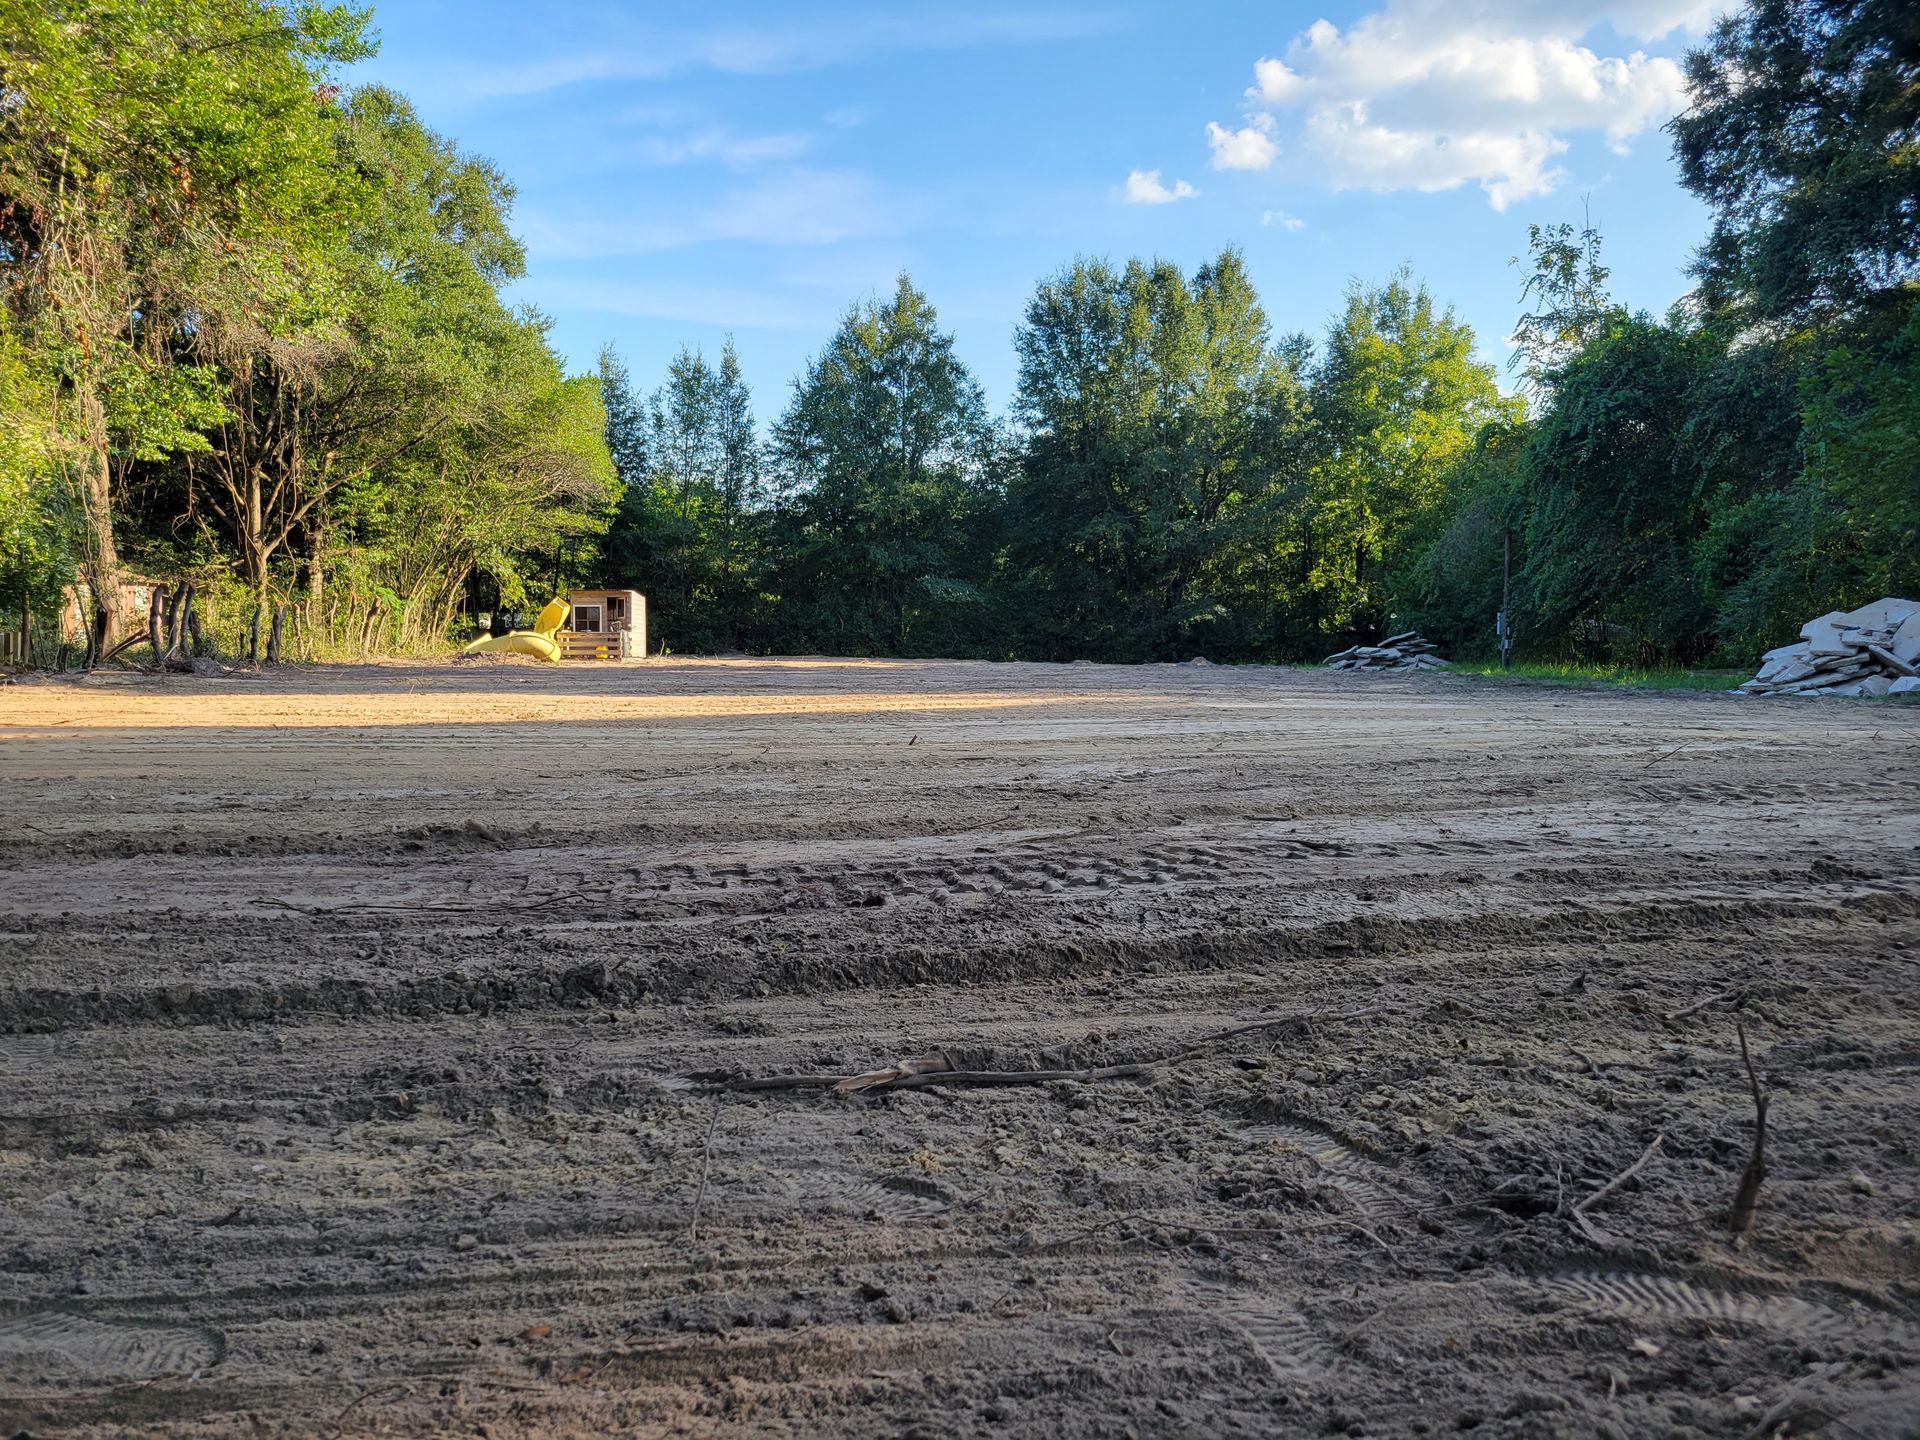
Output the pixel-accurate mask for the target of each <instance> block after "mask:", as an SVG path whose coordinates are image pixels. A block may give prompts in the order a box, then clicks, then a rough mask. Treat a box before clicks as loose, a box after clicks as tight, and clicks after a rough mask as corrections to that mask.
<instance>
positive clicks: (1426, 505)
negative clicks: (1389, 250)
mask: <svg viewBox="0 0 1920 1440" xmlns="http://www.w3.org/2000/svg"><path fill="white" fill-rule="evenodd" d="M1473 346H1474V336H1473V331H1472V330H1471V329H1470V328H1469V327H1468V326H1467V325H1466V324H1464V323H1463V322H1461V321H1459V320H1457V319H1455V318H1454V314H1453V312H1452V311H1451V310H1450V309H1449V310H1443V309H1439V308H1437V307H1436V306H1435V304H1434V301H1433V297H1432V295H1431V294H1430V293H1429V292H1428V290H1427V288H1426V287H1425V286H1424V285H1419V286H1416V285H1415V284H1413V283H1412V281H1411V280H1410V279H1409V278H1408V276H1407V275H1406V274H1405V273H1404V272H1403V273H1401V274H1399V275H1396V276H1395V277H1394V278H1393V279H1392V280H1390V281H1388V282H1387V283H1386V284H1385V285H1382V286H1378V287H1374V288H1366V287H1362V286H1355V287H1354V289H1353V290H1352V291H1351V292H1350V293H1349V295H1348V297H1347V304H1346V308H1345V310H1344V311H1343V312H1342V313H1341V315H1340V316H1339V317H1338V318H1337V319H1336V320H1335V321H1334V322H1333V324H1332V325H1331V326H1330V327H1329V329H1328V331H1327V339H1326V344H1325V347H1324V349H1323V351H1322V353H1321V355H1320V357H1319V360H1318V363H1317V364H1316V365H1315V367H1314V370H1313V375H1312V382H1311V392H1310V393H1311V396H1312V403H1313V415H1314V422H1315V427H1316V431H1315V450H1316V454H1315V459H1314V464H1313V474H1312V482H1311V495H1310V497H1309V499H1308V503H1307V507H1306V509H1305V511H1304V516H1303V523H1304V531H1305V534H1304V539H1303V543H1302V545H1301V547H1300V555H1301V571H1302V574H1301V581H1302V588H1303V589H1304V590H1305V592H1306V597H1307V605H1308V609H1309V614H1310V620H1311V624H1312V628H1313V629H1314V630H1315V631H1318V632H1323V633H1329V634H1355V633H1365V632H1368V631H1372V630H1377V629H1379V628H1380V627H1382V626H1383V625H1385V624H1386V623H1387V622H1388V620H1389V614H1388V611H1389V608H1390V601H1391V599H1392V591H1393V586H1392V585H1391V583H1390V577H1391V576H1393V575H1394V574H1395V573H1396V572H1398V571H1399V570H1400V569H1401V568H1402V566H1403V563H1404V559H1405V556H1404V554H1403V551H1406V550H1409V549H1410V548H1411V547H1413V546H1415V545H1416V544H1417V541H1418V537H1419V536H1420V534H1421V532H1422V530H1423V529H1424V528H1425V526H1426V523H1427V521H1428V519H1429V517H1430V516H1431V515H1432V513H1433V512H1434V511H1435V510H1437V509H1440V508H1441V507H1443V506H1444V504H1445V502H1446V499H1447V485H1448V479H1449V476H1450V475H1451V474H1452V472H1453V470H1454V468H1455V467H1456V466H1457V465H1458V464H1459V463H1460V462H1461V461H1462V460H1463V459H1464V458H1465V457H1466V456H1467V455H1468V453H1469V452H1470V450H1471V448H1472V446H1473V443H1474V439H1475V437H1476V436H1477V435H1478V434H1479V433H1480V430H1481V428H1482V427H1483V426H1486V425H1489V424H1493V423H1495V422H1502V421H1511V420H1513V419H1516V418H1518V416H1519V415H1520V413H1521V405H1520V402H1519V401H1518V400H1516V399H1513V398H1511V397H1506V396H1502V395H1501V393H1500V389H1499V386H1498V385H1497V384H1496V383H1495V379H1494V372H1493V367H1492V366H1490V365H1486V364H1483V363H1482V362H1480V361H1478V360H1476V359H1474V357H1473Z"/></svg>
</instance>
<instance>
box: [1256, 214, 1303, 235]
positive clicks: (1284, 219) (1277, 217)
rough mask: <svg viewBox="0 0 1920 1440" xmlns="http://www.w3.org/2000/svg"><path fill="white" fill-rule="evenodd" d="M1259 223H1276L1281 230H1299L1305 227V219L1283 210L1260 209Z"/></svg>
mask: <svg viewBox="0 0 1920 1440" xmlns="http://www.w3.org/2000/svg"><path fill="white" fill-rule="evenodd" d="M1260 223H1261V224H1262V225H1269V226H1271V225H1278V226H1279V227H1280V228H1281V229H1282V230H1294V231H1299V230H1304V229H1306V228H1307V222H1306V221H1304V220H1302V219H1301V218H1300V217H1299V216H1298V215H1289V214H1288V213H1287V212H1286V211H1284V210H1262V211H1261V212H1260Z"/></svg>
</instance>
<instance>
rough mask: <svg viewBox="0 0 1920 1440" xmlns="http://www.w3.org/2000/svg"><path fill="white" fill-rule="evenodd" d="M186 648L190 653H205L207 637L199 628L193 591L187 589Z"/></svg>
mask: <svg viewBox="0 0 1920 1440" xmlns="http://www.w3.org/2000/svg"><path fill="white" fill-rule="evenodd" d="M187 649H188V651H189V652H190V655H204V654H206V653H207V637H206V636H205V635H204V634H202V633H201V630H200V607H199V605H198V604H196V603H195V597H194V594H193V591H191V590H189V591H187Z"/></svg>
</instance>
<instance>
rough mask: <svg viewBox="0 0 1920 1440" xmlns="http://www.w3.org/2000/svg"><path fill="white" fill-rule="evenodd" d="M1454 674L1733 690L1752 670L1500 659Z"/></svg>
mask: <svg viewBox="0 0 1920 1440" xmlns="http://www.w3.org/2000/svg"><path fill="white" fill-rule="evenodd" d="M1441 673H1451V674H1454V675H1473V676H1477V677H1481V678H1485V679H1489V680H1505V681H1510V682H1519V683H1523V684H1533V685H1618V686H1622V687H1625V688H1630V689H1635V690H1731V689H1733V688H1734V687H1735V686H1736V685H1739V684H1741V683H1743V682H1744V681H1747V680H1750V679H1752V678H1753V672H1752V671H1751V670H1683V669H1681V668H1679V667H1677V666H1673V667H1665V666H1661V667H1648V666H1643V665H1582V664H1578V663H1576V662H1574V661H1570V660H1516V661H1515V662H1514V663H1513V664H1512V665H1511V666H1510V667H1508V668H1507V669H1504V670H1503V669H1501V668H1500V662H1499V661H1498V660H1493V661H1488V662H1484V663H1474V662H1466V663H1461V664H1456V665H1454V667H1453V669H1452V670H1451V671H1450V672H1441Z"/></svg>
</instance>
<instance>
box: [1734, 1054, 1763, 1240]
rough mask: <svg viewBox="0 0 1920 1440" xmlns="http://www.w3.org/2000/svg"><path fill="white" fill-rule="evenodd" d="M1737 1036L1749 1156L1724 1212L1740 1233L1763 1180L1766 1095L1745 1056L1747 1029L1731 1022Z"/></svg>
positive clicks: (1750, 1219) (1749, 1058) (1750, 1059)
mask: <svg viewBox="0 0 1920 1440" xmlns="http://www.w3.org/2000/svg"><path fill="white" fill-rule="evenodd" d="M1733 1028H1734V1033H1735V1034H1737V1035H1738V1036H1739V1037H1740V1063H1741V1064H1743V1065H1745V1066H1746V1067H1747V1088H1748V1089H1749V1090H1751V1091H1752V1092H1753V1154H1752V1155H1751V1156H1749V1157H1748V1159H1747V1168H1746V1170H1745V1172H1744V1173H1742V1175H1741V1176H1740V1188H1739V1189H1738V1190H1736V1191H1735V1192H1734V1195H1733V1209H1731V1210H1730V1211H1728V1212H1727V1228H1728V1229H1729V1230H1731V1231H1733V1233H1734V1234H1736V1235H1740V1234H1744V1233H1745V1232H1746V1231H1747V1229H1748V1228H1749V1227H1750V1226H1751V1225H1752V1224H1753V1212H1754V1207H1755V1206H1757V1205H1758V1204H1759V1203H1760V1186H1761V1185H1762V1184H1763V1183H1764V1182H1765V1181H1766V1178H1767V1155H1766V1150H1767V1098H1768V1097H1767V1095H1766V1093H1765V1092H1764V1091H1762V1090H1761V1088H1760V1077H1759V1076H1758V1075H1756V1074H1754V1072H1753V1057H1752V1056H1751V1055H1749V1054H1748V1053H1747V1027H1746V1026H1744V1025H1742V1024H1741V1023H1740V1022H1739V1021H1737V1020H1736V1021H1735V1022H1734V1026H1733Z"/></svg>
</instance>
